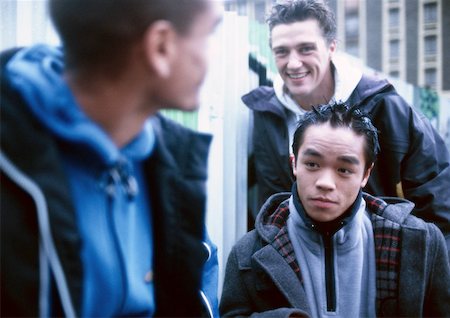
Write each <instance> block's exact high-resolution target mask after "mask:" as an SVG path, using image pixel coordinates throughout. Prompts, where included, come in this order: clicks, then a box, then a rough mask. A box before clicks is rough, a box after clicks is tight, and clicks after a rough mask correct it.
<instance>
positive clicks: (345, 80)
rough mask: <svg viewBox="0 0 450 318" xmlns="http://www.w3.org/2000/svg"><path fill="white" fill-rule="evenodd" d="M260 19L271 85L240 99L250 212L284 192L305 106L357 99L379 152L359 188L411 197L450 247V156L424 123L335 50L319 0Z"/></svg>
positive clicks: (292, 3) (298, 1) (297, 1)
mask: <svg viewBox="0 0 450 318" xmlns="http://www.w3.org/2000/svg"><path fill="white" fill-rule="evenodd" d="M267 22H268V25H269V29H270V47H271V50H272V53H273V57H274V61H275V64H276V66H277V69H278V75H277V77H276V78H275V80H274V83H273V87H268V86H261V87H259V88H256V89H254V90H252V91H251V92H249V93H248V94H246V95H245V96H243V98H242V100H243V101H244V103H245V104H246V106H247V107H248V108H250V109H251V111H252V115H253V116H252V118H253V123H252V125H251V127H252V131H251V134H252V148H251V151H250V156H249V158H250V160H249V175H250V176H254V178H253V179H250V180H254V182H253V184H250V186H253V185H256V190H257V191H253V192H251V193H255V192H256V196H257V199H256V200H251V202H257V203H256V207H253V208H252V211H253V212H254V213H253V216H255V215H256V213H257V212H258V210H259V208H260V207H261V205H262V204H263V203H264V202H265V200H266V199H267V198H268V197H269V196H270V195H272V194H274V193H277V192H282V191H289V189H290V187H291V186H292V183H293V182H294V181H295V176H294V174H293V173H292V170H291V169H290V164H289V157H290V154H292V152H291V151H290V145H291V144H292V139H293V134H294V130H295V127H296V123H297V120H298V119H299V118H300V117H301V116H303V114H304V113H305V112H306V111H308V110H310V109H311V107H312V106H315V105H321V104H328V103H330V104H333V103H334V102H347V103H349V104H351V105H356V104H359V106H360V108H361V109H362V110H364V112H366V113H368V114H369V117H370V118H371V120H372V121H373V123H374V125H375V126H376V127H377V128H378V129H379V130H380V146H381V151H380V153H379V155H378V158H377V162H376V163H375V166H374V167H373V169H372V174H371V177H370V178H369V180H368V182H367V184H366V187H365V191H367V192H368V193H371V194H373V195H377V196H398V197H404V198H406V199H408V200H410V201H412V202H413V203H414V204H415V206H414V211H413V213H414V215H416V216H419V217H421V218H423V219H424V220H426V221H430V222H434V223H435V224H436V225H438V226H439V227H440V229H441V230H442V231H443V232H444V234H445V236H446V237H447V236H448V244H449V246H450V236H449V233H450V213H449V211H450V196H448V195H447V193H448V189H449V188H450V156H449V152H448V150H447V148H446V146H445V144H444V142H443V140H442V138H441V137H440V136H439V134H438V133H437V132H436V130H435V129H434V128H433V127H432V126H431V124H430V122H429V121H428V120H427V119H426V118H424V117H423V116H422V115H421V114H418V113H416V112H415V111H414V110H413V108H411V107H410V105H408V104H407V103H406V102H405V100H404V99H402V98H401V97H400V96H399V95H398V93H397V92H396V90H395V89H394V87H393V86H392V85H391V84H390V83H389V82H388V81H386V80H385V79H381V78H375V77H371V76H368V75H365V74H362V71H361V70H360V69H358V68H356V67H355V66H353V65H351V64H350V63H349V62H348V61H346V60H345V58H343V57H342V55H337V54H336V52H337V41H336V22H335V20H334V16H333V13H332V12H331V10H330V8H329V7H328V6H326V5H325V4H324V2H323V1H320V0H283V1H279V2H278V3H277V4H275V5H274V6H273V7H272V9H271V11H270V13H269V16H268V19H267Z"/></svg>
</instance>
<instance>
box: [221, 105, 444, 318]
mask: <svg viewBox="0 0 450 318" xmlns="http://www.w3.org/2000/svg"><path fill="white" fill-rule="evenodd" d="M292 150H293V153H294V154H295V156H294V158H293V160H292V170H293V174H294V175H295V176H296V177H297V181H296V183H294V185H293V187H292V191H291V193H279V194H275V195H273V196H271V197H270V198H269V199H268V200H267V201H266V203H265V204H264V206H263V207H262V209H261V211H260V212H259V214H258V217H257V219H256V224H255V229H254V230H253V231H251V232H250V233H248V234H246V235H245V236H244V237H243V238H242V239H241V240H240V241H239V242H238V243H237V244H236V245H235V246H234V247H233V249H232V251H231V253H230V256H229V258H228V263H227V268H226V273H225V279H224V287H223V292H222V299H221V303H220V311H221V314H222V315H223V316H230V317H236V316H252V317H300V316H310V317H328V316H330V317H375V316H392V317H397V316H402V317H403V316H407V317H423V316H425V317H428V316H430V317H441V316H445V315H446V314H448V312H449V310H450V302H449V299H450V268H449V262H448V255H447V251H446V245H445V240H444V237H443V235H442V233H441V232H440V231H439V229H438V228H437V227H436V226H435V225H434V224H432V223H426V222H424V221H423V220H420V219H418V218H416V217H414V216H412V215H411V211H412V208H413V204H412V203H411V202H409V201H407V200H402V199H398V198H385V199H384V200H382V199H380V198H376V197H373V196H371V195H369V194H366V193H364V192H363V191H362V188H363V187H364V186H365V185H366V183H367V180H368V179H369V176H370V173H371V170H372V169H373V165H374V162H375V159H376V156H377V153H378V151H379V144H378V135H377V130H376V129H375V127H374V126H373V125H372V123H371V121H370V120H369V118H368V117H366V115H364V114H362V113H361V112H360V111H359V110H358V109H356V108H355V107H354V108H351V109H349V108H348V107H346V106H345V105H343V104H336V105H333V106H323V107H321V108H318V109H316V108H314V111H311V112H308V113H306V114H305V116H304V117H303V118H302V119H301V120H300V122H299V126H298V128H297V130H296V131H295V134H294V141H293V146H292ZM419 247H420V248H419ZM438 273H439V274H438Z"/></svg>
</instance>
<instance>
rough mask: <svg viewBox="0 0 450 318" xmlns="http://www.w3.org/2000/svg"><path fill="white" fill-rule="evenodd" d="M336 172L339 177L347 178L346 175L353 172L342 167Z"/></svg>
mask: <svg viewBox="0 0 450 318" xmlns="http://www.w3.org/2000/svg"><path fill="white" fill-rule="evenodd" d="M337 171H338V172H339V173H340V174H341V175H344V176H348V175H351V174H353V170H351V169H348V168H344V167H342V168H338V169H337Z"/></svg>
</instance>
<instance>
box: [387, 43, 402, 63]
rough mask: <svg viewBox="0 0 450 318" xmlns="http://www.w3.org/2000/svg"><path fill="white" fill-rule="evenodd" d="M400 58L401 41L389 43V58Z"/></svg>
mask: <svg viewBox="0 0 450 318" xmlns="http://www.w3.org/2000/svg"><path fill="white" fill-rule="evenodd" d="M399 56H400V41H399V40H391V41H389V57H390V59H391V60H397V59H398V58H399Z"/></svg>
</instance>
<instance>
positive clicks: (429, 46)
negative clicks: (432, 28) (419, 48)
mask: <svg viewBox="0 0 450 318" xmlns="http://www.w3.org/2000/svg"><path fill="white" fill-rule="evenodd" d="M424 48H425V55H426V56H430V55H436V53H437V40H436V36H435V35H430V36H426V37H425V41H424Z"/></svg>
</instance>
